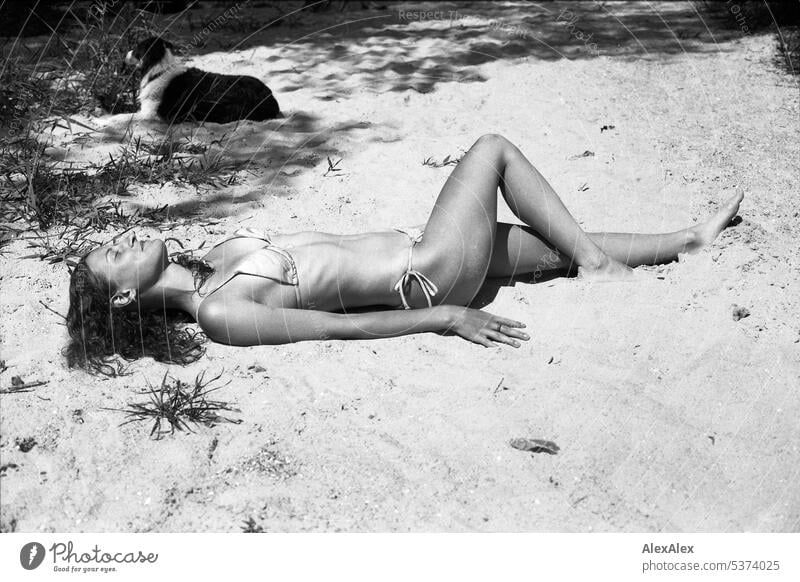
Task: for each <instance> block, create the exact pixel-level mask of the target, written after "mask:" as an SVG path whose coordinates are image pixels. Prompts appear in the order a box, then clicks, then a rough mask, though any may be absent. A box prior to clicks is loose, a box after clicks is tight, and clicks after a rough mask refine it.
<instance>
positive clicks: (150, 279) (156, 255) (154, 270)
mask: <svg viewBox="0 0 800 582" xmlns="http://www.w3.org/2000/svg"><path fill="white" fill-rule="evenodd" d="M167 264H168V256H167V247H166V245H165V244H164V241H162V240H160V239H154V240H146V241H140V240H139V239H138V238H137V237H136V233H135V232H133V231H131V232H130V233H128V234H127V235H125V236H124V237H120V238H117V239H114V240H113V241H112V242H111V243H109V244H107V245H103V246H101V247H98V248H96V249H95V250H93V251H92V252H91V253H89V256H88V257H86V266H87V267H89V269H90V270H91V271H92V272H93V273H95V274H96V275H98V276H99V277H101V278H102V279H104V280H105V281H106V282H107V283H108V285H109V287H110V288H111V292H112V293H118V292H121V291H125V290H135V291H137V292H138V293H141V292H143V291H146V290H147V289H148V288H150V287H152V286H153V285H154V284H155V283H156V281H158V279H159V277H161V273H162V272H163V271H164V269H165V268H166V267H167Z"/></svg>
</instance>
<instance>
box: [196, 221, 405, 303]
mask: <svg viewBox="0 0 800 582" xmlns="http://www.w3.org/2000/svg"><path fill="white" fill-rule="evenodd" d="M409 245H410V242H409V239H408V237H407V236H406V235H405V234H403V233H401V232H397V231H391V230H390V231H382V232H372V233H364V234H352V235H337V234H329V233H323V232H298V233H292V234H273V235H270V236H269V237H257V236H250V235H248V236H235V237H234V238H231V239H228V240H226V241H224V242H223V243H220V244H219V245H217V246H216V247H214V248H213V249H212V250H211V251H210V252H209V253H208V254H207V255H206V256H205V257H204V259H205V260H206V261H208V262H209V263H210V264H211V265H212V266H213V267H214V274H213V275H212V276H211V277H210V278H209V279H208V280H207V281H206V282H205V284H204V285H203V287H202V288H201V289H200V296H201V297H202V298H204V299H205V298H206V297H204V296H207V297H208V298H210V297H216V298H218V299H224V298H225V297H231V296H234V295H236V296H240V297H241V296H244V297H246V298H248V299H250V300H252V301H255V302H257V303H260V304H263V305H266V306H269V307H276V308H301V309H316V310H321V311H340V310H345V309H351V308H357V307H366V306H377V305H386V306H392V307H395V306H399V305H400V298H399V295H398V294H397V292H396V291H395V290H394V285H395V283H396V282H397V280H398V278H399V277H400V276H401V275H402V274H403V272H404V271H405V268H406V265H407V259H408V249H409ZM265 247H267V248H270V247H272V249H270V250H266V251H265V250H264V249H265ZM281 251H284V252H285V253H284V254H288V255H289V256H288V258H286V257H283V256H280V254H281ZM271 252H274V253H276V255H275V257H274V262H275V263H276V264H282V263H286V261H287V260H288V264H286V269H287V272H286V276H284V277H282V278H283V281H280V280H277V278H278V277H274V278H268V277H265V276H263V273H264V271H263V270H262V265H261V264H258V262H259V261H261V262H262V263H263V262H266V261H269V262H273V260H272V258H271V257H264V256H263V255H264V253H271ZM291 262H293V263H294V267H295V268H296V275H297V276H296V285H297V288H295V285H294V284H292V283H291V282H290V281H291V277H290V276H289V273H288V269H290V267H289V264H291ZM242 265H245V268H241V267H242ZM270 268H272V266H270ZM268 270H269V269H268ZM251 271H252V272H253V273H252V274H249V273H250V272H251ZM256 271H258V272H260V273H261V274H262V276H258V273H256ZM298 291H299V297H298V293H297V292H298Z"/></svg>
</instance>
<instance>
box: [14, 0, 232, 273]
mask: <svg viewBox="0 0 800 582" xmlns="http://www.w3.org/2000/svg"><path fill="white" fill-rule="evenodd" d="M139 4H143V3H139ZM144 4H147V3H144ZM161 4H164V3H161ZM0 11H1V12H0V34H2V35H5V36H7V38H5V39H0V45H2V48H1V49H0V50H1V51H2V62H3V66H2V68H0V252H2V250H3V246H4V244H6V243H7V242H9V241H10V240H12V239H14V238H20V237H21V238H24V239H25V240H28V241H30V244H29V246H30V247H32V248H34V249H35V252H34V253H32V254H29V255H26V256H25V258H40V259H44V260H48V261H50V262H60V261H65V262H66V263H67V264H69V265H74V263H75V262H76V259H77V257H79V256H80V255H82V254H84V253H85V252H87V251H88V250H90V249H91V247H92V246H93V244H94V241H93V235H95V234H97V233H99V232H102V231H106V230H107V229H120V228H130V227H133V226H146V225H150V226H153V225H157V224H163V223H164V222H166V221H168V219H169V209H168V208H158V209H153V210H148V211H133V212H126V211H125V210H124V205H123V204H122V202H121V200H120V199H121V197H125V196H129V195H130V194H131V187H132V186H134V185H135V184H164V183H166V182H168V181H173V182H180V183H183V184H188V185H191V186H195V187H200V186H210V187H215V188H218V187H222V186H227V185H231V184H233V183H235V182H236V180H237V167H236V165H235V164H233V163H231V162H229V161H227V160H225V159H224V157H223V155H222V154H219V153H211V152H209V151H208V146H207V145H205V144H200V143H196V142H194V141H192V140H191V139H189V138H183V139H180V140H177V139H173V138H172V136H171V135H169V133H168V134H167V135H164V136H162V137H161V138H160V139H156V140H155V141H149V142H148V141H144V140H142V139H141V138H130V140H129V141H128V143H126V144H124V145H122V146H121V147H120V148H119V151H118V152H116V153H115V154H112V155H110V156H109V158H108V160H107V161H106V162H104V163H101V164H89V165H84V166H82V167H75V166H74V165H73V164H69V163H62V162H60V161H59V160H58V159H56V157H55V156H53V155H52V153H51V151H52V144H51V143H48V141H47V140H46V139H45V138H44V137H43V136H44V135H45V134H46V132H47V131H48V130H51V129H54V128H57V127H61V128H67V129H70V130H74V131H83V130H87V132H86V135H87V136H88V139H91V138H92V136H91V134H92V132H93V129H92V128H91V127H88V126H86V125H84V124H82V123H81V122H79V121H77V120H76V119H74V118H73V116H75V115H76V114H79V113H81V114H89V113H93V114H118V113H130V112H133V111H136V110H137V105H136V100H135V96H136V85H137V83H138V78H137V76H136V75H135V74H134V71H132V70H130V69H127V68H126V67H125V65H124V56H125V54H126V53H127V51H128V50H130V49H131V48H132V47H133V45H135V43H136V42H138V40H140V39H141V38H143V37H145V36H148V35H150V34H153V33H154V27H153V18H154V14H153V12H150V11H148V10H144V9H143V8H142V7H141V6H137V5H136V4H134V3H126V2H117V3H111V2H108V3H101V2H95V3H92V4H90V3H83V4H76V3H46V2H45V3H39V4H36V7H35V10H33V11H32V10H31V8H30V6H29V5H28V3H22V2H19V3H13V2H5V3H3V4H2V7H1V8H0ZM33 35H36V39H35V40H34V41H32V42H28V41H26V42H20V41H21V40H23V39H26V38H27V37H30V36H33ZM40 36H41V38H42V39H44V40H41V39H40V38H39V37H40ZM28 40H30V39H28ZM31 47H35V48H31Z"/></svg>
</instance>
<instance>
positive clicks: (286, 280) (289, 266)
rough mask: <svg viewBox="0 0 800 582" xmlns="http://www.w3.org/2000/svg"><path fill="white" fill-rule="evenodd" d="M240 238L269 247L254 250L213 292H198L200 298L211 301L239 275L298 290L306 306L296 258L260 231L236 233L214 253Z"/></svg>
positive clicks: (297, 292) (240, 261) (212, 289)
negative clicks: (254, 240) (211, 298)
mask: <svg viewBox="0 0 800 582" xmlns="http://www.w3.org/2000/svg"><path fill="white" fill-rule="evenodd" d="M236 238H256V239H259V240H263V241H264V242H265V243H267V246H265V247H262V248H259V249H254V250H253V251H251V252H249V253H248V254H247V255H246V256H244V257H242V258H241V259H240V260H239V262H238V264H237V265H236V267H235V268H234V269H233V270H232V271H231V272H230V275H228V278H227V279H225V280H224V281H222V282H221V283H219V284H217V285H215V286H214V287H213V288H211V289H209V290H203V289H202V287H201V289H200V290H199V291H198V294H199V295H200V297H202V298H203V299H207V298H208V297H209V296H211V295H212V294H214V293H216V292H217V291H219V290H220V289H221V288H222V287H224V286H225V285H226V284H227V283H229V282H230V280H231V279H233V278H234V277H236V276H237V275H252V276H254V277H262V278H264V279H271V280H273V281H277V282H279V283H283V284H285V285H292V286H294V288H295V293H296V295H297V303H298V306H302V302H301V300H300V287H299V280H298V278H297V265H295V262H294V259H293V258H292V255H290V254H289V252H288V251H287V250H286V249H283V248H281V247H279V246H277V245H275V244H273V243H272V240H271V239H270V237H269V235H268V234H267V233H265V232H261V231H257V230H255V229H252V228H240V229H238V230H237V231H235V232H234V233H233V236H231V237H229V238H226V239H225V240H224V241H222V242H220V243H217V244H216V245H214V247H213V248H212V250H213V249H215V248H217V247H218V246H219V245H221V244H222V243H225V242H227V241H229V240H233V239H236ZM198 310H199V306H198ZM195 315H197V314H195Z"/></svg>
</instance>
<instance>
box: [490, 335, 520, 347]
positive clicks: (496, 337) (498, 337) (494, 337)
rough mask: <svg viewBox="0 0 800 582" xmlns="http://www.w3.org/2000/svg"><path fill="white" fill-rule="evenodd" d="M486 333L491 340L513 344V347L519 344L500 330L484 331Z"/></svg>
mask: <svg viewBox="0 0 800 582" xmlns="http://www.w3.org/2000/svg"><path fill="white" fill-rule="evenodd" d="M486 335H487V336H488V337H489V338H490V339H492V340H494V341H496V342H498V343H501V344H508V345H510V346H513V347H515V348H518V347H519V345H520V344H519V342H518V341H517V340H515V339H514V338H511V337H509V336H507V335H506V334H504V333H503V332H500V331H489V332H486Z"/></svg>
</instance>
